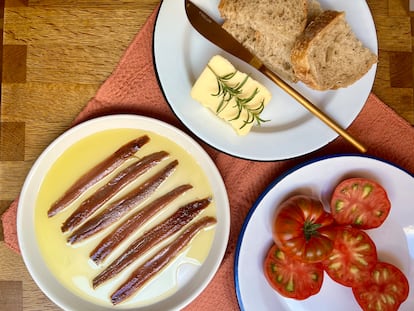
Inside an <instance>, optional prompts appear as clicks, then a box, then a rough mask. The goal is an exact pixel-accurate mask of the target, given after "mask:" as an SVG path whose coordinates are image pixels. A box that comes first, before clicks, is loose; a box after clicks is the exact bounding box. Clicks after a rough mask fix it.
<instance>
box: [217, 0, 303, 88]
mask: <svg viewBox="0 0 414 311" xmlns="http://www.w3.org/2000/svg"><path fill="white" fill-rule="evenodd" d="M307 1H308V0H221V2H220V4H219V11H220V14H221V16H222V17H223V18H224V20H225V22H224V24H223V28H224V29H225V30H226V31H228V32H229V33H230V34H231V35H233V36H234V37H235V38H236V39H237V40H238V41H239V42H241V43H242V44H243V45H244V46H245V47H247V48H248V49H249V50H250V51H251V52H253V53H254V54H255V55H256V56H258V57H259V59H261V60H262V61H263V63H264V64H265V65H266V66H267V67H268V68H269V69H270V70H272V71H274V72H275V73H276V74H278V75H280V76H281V77H282V78H284V79H286V80H289V81H293V82H296V81H297V78H296V76H295V74H294V72H293V69H292V66H291V64H290V62H291V60H290V53H291V49H292V47H293V44H294V43H295V41H296V38H297V36H299V35H300V34H301V33H302V32H303V30H304V29H305V26H306V24H307V12H308V11H307Z"/></svg>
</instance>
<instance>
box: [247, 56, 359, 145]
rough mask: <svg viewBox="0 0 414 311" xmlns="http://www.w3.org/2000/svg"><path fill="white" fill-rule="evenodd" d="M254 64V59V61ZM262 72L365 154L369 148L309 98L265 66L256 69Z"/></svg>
mask: <svg viewBox="0 0 414 311" xmlns="http://www.w3.org/2000/svg"><path fill="white" fill-rule="evenodd" d="M252 61H253V62H254V59H253V60H252ZM256 68H258V70H259V71H260V72H262V73H263V74H264V75H265V76H266V77H268V78H269V79H270V80H272V81H273V82H274V83H276V85H278V86H279V87H280V88H281V89H282V90H284V91H285V92H286V93H288V94H289V95H290V96H292V97H293V98H294V99H296V100H297V101H298V102H299V103H300V104H302V105H303V106H304V107H305V108H306V109H308V110H309V111H310V112H311V113H312V114H313V115H315V116H316V117H318V118H319V119H320V120H321V121H323V122H324V123H325V124H326V125H328V126H329V127H330V128H331V129H333V130H334V131H335V132H337V133H338V134H339V135H341V136H342V137H343V138H344V139H346V140H347V141H348V142H350V143H351V144H352V145H354V146H355V147H356V148H357V149H358V150H359V151H360V152H362V153H365V152H366V151H367V148H365V147H364V145H362V144H361V143H360V142H359V141H357V140H356V139H355V138H354V137H352V136H351V135H350V134H349V133H348V132H347V131H345V130H344V129H343V128H342V127H340V126H339V125H338V124H337V123H336V122H335V121H334V120H332V119H331V118H330V117H329V116H327V115H326V114H325V113H324V112H323V111H322V110H320V109H319V108H318V107H317V106H315V105H314V104H312V103H311V102H310V101H309V100H308V99H307V98H305V97H304V96H303V95H302V94H300V93H299V92H297V91H296V90H295V89H294V88H292V87H291V86H290V85H289V84H287V83H286V82H285V81H283V80H282V79H281V78H279V77H278V76H277V75H276V74H274V73H273V72H272V71H271V70H270V69H268V68H267V67H266V66H265V65H263V64H262V66H260V67H256Z"/></svg>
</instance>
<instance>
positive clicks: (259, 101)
mask: <svg viewBox="0 0 414 311" xmlns="http://www.w3.org/2000/svg"><path fill="white" fill-rule="evenodd" d="M191 97H192V98H193V99H195V100H196V101H198V102H200V103H201V104H202V105H204V106H205V107H207V108H209V109H210V110H211V111H212V112H213V113H214V114H215V115H217V116H218V117H220V118H221V119H223V120H225V121H227V122H228V123H229V124H230V125H231V126H232V127H233V129H234V130H235V131H236V132H237V134H238V135H246V134H248V133H249V132H250V130H251V128H252V126H253V125H255V124H258V125H260V123H261V122H265V121H266V120H263V119H261V118H260V113H261V112H262V110H263V109H264V107H265V106H266V105H267V104H268V103H269V101H270V99H271V94H270V92H269V90H268V89H267V88H266V87H264V86H263V85H262V84H260V83H259V82H257V81H256V80H254V79H252V78H251V77H250V76H249V75H247V74H245V73H243V72H240V71H238V70H237V69H236V68H235V67H234V66H233V65H232V64H231V63H230V62H229V61H228V60H227V59H225V58H224V57H222V56H220V55H216V56H214V57H212V58H211V60H210V61H209V62H208V64H207V66H206V68H204V70H203V72H202V73H201V75H200V76H199V78H198V79H197V81H196V82H195V83H194V85H193V87H192V89H191Z"/></svg>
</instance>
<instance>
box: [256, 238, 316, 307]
mask: <svg viewBox="0 0 414 311" xmlns="http://www.w3.org/2000/svg"><path fill="white" fill-rule="evenodd" d="M264 274H265V276H266V279H267V280H268V282H269V284H270V285H271V286H272V287H273V288H274V289H275V290H276V291H277V292H278V293H280V294H281V295H282V296H284V297H288V298H294V299H298V300H303V299H306V298H308V297H310V296H312V295H315V294H317V293H319V291H320V289H321V287H322V282H323V267H322V264H321V263H304V262H302V261H299V260H295V259H293V258H290V257H288V256H287V255H286V254H285V253H284V252H283V251H282V250H280V249H279V247H278V246H277V245H276V244H273V246H272V247H271V248H270V250H269V252H268V253H267V256H266V259H265V262H264Z"/></svg>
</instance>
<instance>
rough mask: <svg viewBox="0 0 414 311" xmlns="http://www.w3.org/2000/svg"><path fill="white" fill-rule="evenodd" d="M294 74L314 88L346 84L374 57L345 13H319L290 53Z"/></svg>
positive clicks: (344, 85) (325, 88)
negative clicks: (347, 19) (356, 34)
mask: <svg viewBox="0 0 414 311" xmlns="http://www.w3.org/2000/svg"><path fill="white" fill-rule="evenodd" d="M291 61H292V66H293V69H294V71H295V74H296V76H297V77H298V78H299V79H300V80H302V81H303V82H304V83H306V84H307V85H308V86H310V87H311V88H313V89H316V90H328V89H338V88H343V87H347V86H349V85H351V84H353V83H354V82H355V81H357V80H359V79H360V78H361V77H362V76H363V75H365V74H366V73H367V72H368V71H369V69H370V68H371V66H372V65H373V64H375V63H376V62H377V61H378V58H377V56H376V55H375V54H374V53H372V52H371V51H370V50H369V49H368V48H367V47H365V46H363V44H362V42H361V41H360V40H359V39H358V38H357V37H356V36H355V34H354V32H353V31H352V29H351V27H350V26H349V24H348V23H347V21H346V19H345V13H344V12H337V11H332V10H327V11H324V12H322V13H321V14H320V15H318V16H317V17H316V18H315V20H314V21H313V22H311V23H310V24H309V25H308V26H307V27H306V29H305V31H304V32H303V34H302V35H301V36H300V37H299V38H298V40H297V41H296V43H295V45H294V47H293V49H292V53H291Z"/></svg>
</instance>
